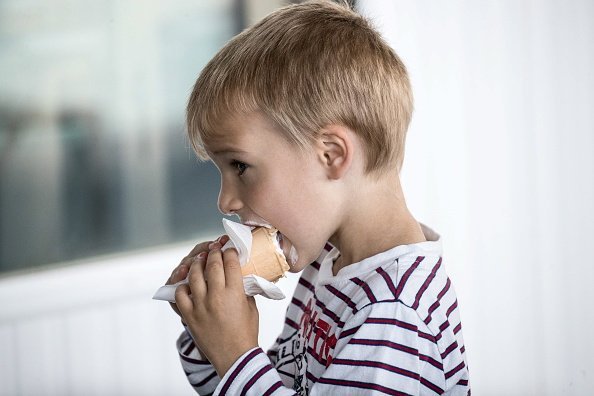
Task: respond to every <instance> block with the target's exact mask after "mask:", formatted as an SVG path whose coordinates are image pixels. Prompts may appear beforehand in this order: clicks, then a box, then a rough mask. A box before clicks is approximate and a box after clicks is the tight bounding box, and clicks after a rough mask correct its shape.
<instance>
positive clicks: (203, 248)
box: [185, 241, 212, 259]
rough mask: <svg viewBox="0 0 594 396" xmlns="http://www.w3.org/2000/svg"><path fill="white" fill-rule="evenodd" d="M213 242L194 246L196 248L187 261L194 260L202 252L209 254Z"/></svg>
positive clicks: (187, 257) (189, 254)
mask: <svg viewBox="0 0 594 396" xmlns="http://www.w3.org/2000/svg"><path fill="white" fill-rule="evenodd" d="M211 243H212V241H206V242H202V243H199V244H198V245H196V246H194V248H193V249H192V250H191V251H190V253H188V255H187V256H186V257H185V259H192V258H194V257H195V256H198V254H200V253H201V252H208V245H210V244H211Z"/></svg>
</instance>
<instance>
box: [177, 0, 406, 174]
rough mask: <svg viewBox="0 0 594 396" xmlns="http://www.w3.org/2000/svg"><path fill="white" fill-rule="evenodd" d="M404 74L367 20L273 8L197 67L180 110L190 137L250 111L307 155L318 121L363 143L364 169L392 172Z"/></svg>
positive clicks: (320, 8) (300, 7)
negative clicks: (345, 129) (201, 67)
mask: <svg viewBox="0 0 594 396" xmlns="http://www.w3.org/2000/svg"><path fill="white" fill-rule="evenodd" d="M412 108H413V104H412V92H411V88H410V83H409V80H408V76H407V73H406V69H405V67H404V65H403V63H402V62H401V61H400V59H399V58H398V57H397V55H396V54H395V53H394V52H393V51H392V49H391V48H390V47H389V46H388V45H387V44H386V43H385V42H384V41H383V40H382V38H381V37H380V35H379V34H378V33H377V32H376V31H375V30H374V29H373V28H372V27H371V26H370V25H369V23H368V22H367V21H366V20H365V19H364V18H363V17H361V16H360V15H358V14H357V13H355V12H354V11H352V10H350V9H348V8H346V7H345V6H341V5H337V4H334V3H332V2H330V1H310V2H306V3H302V4H297V5H291V6H287V7H284V8H281V9H279V10H277V11H275V12H273V13H272V14H270V15H268V16H267V17H265V18H264V19H263V20H262V21H260V22H259V23H257V24H255V25H254V26H252V27H250V28H249V29H247V30H245V31H244V32H242V33H241V34H239V35H238V36H236V37H235V38H233V39H232V40H231V41H230V42H229V43H227V45H225V46H224V47H223V48H222V49H221V50H220V51H219V52H218V53H217V54H216V55H215V56H214V58H213V59H212V60H211V61H210V62H209V63H208V64H207V65H206V67H205V68H204V70H203V71H202V73H201V74H200V77H199V78H198V81H197V82H196V84H195V86H194V89H193V92H192V94H191V97H190V100H189V103H188V108H187V126H188V133H189V137H190V141H191V143H192V146H193V147H194V149H195V150H196V152H197V153H198V155H199V156H200V157H201V158H203V159H206V158H208V155H207V154H206V151H205V149H204V142H205V141H208V140H209V139H210V138H212V137H215V136H217V135H220V134H221V133H223V132H222V131H221V126H222V125H223V124H224V123H225V122H227V121H229V120H230V119H238V118H239V119H241V118H242V117H243V116H246V115H249V114H251V113H254V112H258V113H260V114H262V115H264V116H265V117H266V118H267V119H268V120H269V121H270V122H272V123H273V124H274V125H275V126H276V127H277V128H276V129H278V130H279V131H281V132H282V133H283V135H284V137H285V138H286V139H287V140H288V141H289V142H292V143H293V144H295V145H296V146H297V147H299V148H301V149H302V150H307V148H308V147H309V146H310V144H311V143H312V142H313V141H314V140H315V139H316V138H317V137H318V135H319V133H320V132H321V131H322V129H323V128H324V127H326V126H328V125H344V126H346V127H348V128H349V129H350V130H352V131H353V132H354V133H355V134H356V135H357V136H358V137H359V138H360V140H361V142H362V143H363V146H364V155H365V171H366V172H367V173H384V172H386V171H390V170H394V169H397V170H398V171H399V170H400V168H401V166H402V161H403V157H404V143H405V137H406V131H407V128H408V124H409V122H410V119H411V113H412Z"/></svg>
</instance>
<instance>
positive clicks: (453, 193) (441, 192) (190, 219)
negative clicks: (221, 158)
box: [0, 0, 594, 395]
mask: <svg viewBox="0 0 594 396" xmlns="http://www.w3.org/2000/svg"><path fill="white" fill-rule="evenodd" d="M285 3H286V2H283V1H280V0H266V1H264V0H219V1H214V0H208V1H207V0H201V1H196V0H193V1H190V0H172V1H168V2H162V1H156V0H144V1H139V0H119V1H99V2H97V1H89V0H68V1H67V0H51V1H50V0H45V1H41V0H27V1H23V0H3V1H1V2H0V395H39V394H44V395H67V394H69V395H83V394H84V395H94V394H96V395H135V394H144V395H162V394H180V395H181V394H188V395H190V394H193V391H192V389H191V388H190V386H189V385H188V384H187V383H186V379H185V376H184V374H183V371H182V370H181V367H180V365H179V363H178V361H177V355H176V351H175V347H174V342H175V339H176V337H177V334H178V333H179V331H180V330H181V325H180V324H179V320H178V319H176V317H175V316H174V315H173V314H172V312H171V310H170V308H169V306H168V304H166V303H163V302H156V301H152V300H151V296H152V293H153V292H154V290H155V289H156V288H157V287H158V286H160V285H161V284H162V283H164V281H165V280H166V278H167V277H168V276H169V274H170V272H171V270H172V269H173V267H175V266H176V265H177V264H178V262H179V260H180V259H181V258H182V257H183V256H185V255H186V254H187V252H188V251H189V250H190V249H191V248H192V247H193V246H194V244H195V243H197V242H199V241H201V240H204V239H211V238H213V237H216V236H218V235H219V234H220V233H221V232H222V227H221V222H220V220H221V215H220V214H219V213H218V211H217V209H216V197H217V194H218V187H219V185H218V183H219V182H218V174H217V172H216V169H215V168H214V167H213V166H212V165H210V164H207V163H204V164H200V163H198V161H197V160H196V159H195V157H194V155H193V153H192V152H191V150H190V148H189V144H188V142H187V140H186V138H185V135H184V133H185V132H184V108H185V103H186V100H187V98H188V95H189V93H190V91H191V88H192V85H193V83H194V81H195V79H196V77H197V76H198V74H199V72H200V70H201V68H202V67H203V66H204V65H205V64H206V62H207V61H208V60H209V59H210V57H211V56H212V55H214V53H215V52H216V51H217V50H218V49H219V48H220V47H221V46H222V45H223V44H224V43H225V42H226V41H227V40H229V39H230V38H231V37H232V36H233V35H234V34H236V33H238V32H240V31H241V30H242V29H244V28H245V27H246V26H249V25H250V24H252V23H253V22H254V21H256V20H258V19H260V18H261V17H262V16H264V15H266V14H267V13H268V12H270V11H272V10H274V9H275V8H277V7H280V6H282V5H284V4H285ZM351 3H354V5H355V7H356V9H357V10H358V11H360V12H361V13H362V14H364V15H366V16H368V17H369V18H370V19H371V20H372V22H373V23H374V25H375V26H376V27H377V28H378V29H379V30H380V31H381V32H382V33H383V35H384V37H385V38H386V40H387V41H388V42H389V43H390V44H391V45H392V46H393V47H394V49H395V50H396V52H397V53H398V54H399V55H400V57H401V58H402V59H403V61H404V62H405V64H406V65H407V67H408V69H409V73H410V76H411V80H412V85H413V89H414V93H415V107H416V110H415V114H414V117H413V122H412V125H411V128H410V132H409V138H408V148H407V158H406V161H405V166H404V170H403V174H402V177H403V185H404V188H405V192H406V194H407V197H408V203H409V206H410V207H411V209H412V212H413V214H415V216H416V217H417V218H418V219H419V220H420V221H422V222H424V223H426V224H428V225H430V226H431V227H433V228H435V229H436V230H437V231H438V232H440V233H441V234H442V236H443V241H444V249H445V263H446V268H448V271H449V273H450V275H451V278H452V280H453V282H454V284H455V285H456V289H457V292H458V297H459V301H460V305H461V314H462V320H463V326H464V335H465V338H466V345H467V354H468V359H469V366H470V373H471V385H472V388H473V394H476V395H589V394H592V393H593V392H594V364H593V363H592V359H591V357H592V356H594V341H592V339H591V335H590V331H591V329H592V328H593V327H594V310H593V309H592V308H591V302H592V300H593V299H594V291H593V287H592V284H593V282H594V259H593V258H592V257H593V254H592V248H591V246H592V239H593V237H594V23H593V22H592V21H594V3H593V2H591V1H590V0H566V1H561V0H538V1H537V0H520V1H518V0H514V1H512V0H500V1H497V2H495V1H488V0H483V1H471V0H454V1H450V2H447V3H445V2H439V1H424V2H417V1H413V0H358V1H355V2H353V1H352V2H351ZM589 246H590V248H589ZM296 280H297V276H290V277H289V278H288V279H285V280H283V281H281V283H280V286H281V287H282V288H283V289H284V290H285V292H286V294H289V295H290V294H291V292H292V288H294V286H295V283H296ZM287 303H288V301H281V302H271V301H265V300H263V299H259V300H258V304H259V307H260V321H261V324H260V329H261V334H260V343H261V346H262V347H264V348H266V347H268V346H270V345H271V344H272V342H273V341H274V338H275V337H276V335H277V333H278V332H279V331H280V328H281V326H280V325H281V323H280V322H281V320H280V319H279V318H280V317H282V316H283V314H284V310H285V307H286V304H287Z"/></svg>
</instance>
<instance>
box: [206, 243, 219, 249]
mask: <svg viewBox="0 0 594 396" xmlns="http://www.w3.org/2000/svg"><path fill="white" fill-rule="evenodd" d="M208 248H209V249H210V250H215V249H220V248H221V244H220V243H218V242H213V243H211V244H210V245H208Z"/></svg>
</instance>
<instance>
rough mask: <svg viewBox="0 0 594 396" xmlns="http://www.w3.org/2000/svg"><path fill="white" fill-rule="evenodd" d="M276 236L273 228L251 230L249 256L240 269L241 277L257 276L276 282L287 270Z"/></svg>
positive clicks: (287, 265) (287, 266) (276, 232)
mask: <svg viewBox="0 0 594 396" xmlns="http://www.w3.org/2000/svg"><path fill="white" fill-rule="evenodd" d="M277 235H278V231H277V230H276V229H274V228H265V227H255V228H254V229H253V230H252V249H251V255H250V258H249V260H248V261H247V263H245V264H244V265H243V266H242V267H241V273H242V274H243V276H246V275H257V276H260V277H262V278H264V279H266V280H268V281H270V282H276V281H277V280H279V279H280V278H281V277H282V276H283V275H284V273H285V272H287V271H288V270H289V264H287V260H286V258H285V255H284V254H283V251H282V249H281V248H280V245H279V242H278V240H277Z"/></svg>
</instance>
